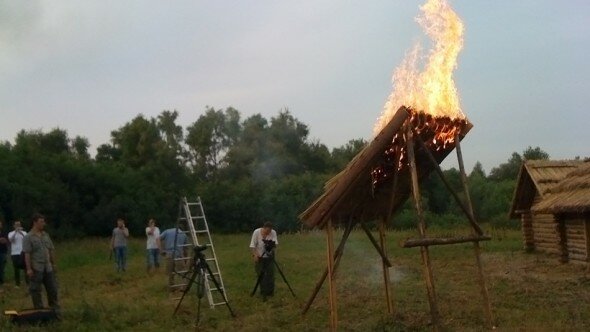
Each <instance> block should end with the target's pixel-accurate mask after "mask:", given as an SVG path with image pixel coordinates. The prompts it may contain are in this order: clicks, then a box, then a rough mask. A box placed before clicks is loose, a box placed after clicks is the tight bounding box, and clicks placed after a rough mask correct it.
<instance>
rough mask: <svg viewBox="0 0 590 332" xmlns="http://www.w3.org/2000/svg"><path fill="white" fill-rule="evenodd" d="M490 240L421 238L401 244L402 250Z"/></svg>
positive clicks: (475, 237)
mask: <svg viewBox="0 0 590 332" xmlns="http://www.w3.org/2000/svg"><path fill="white" fill-rule="evenodd" d="M491 239H492V238H491V237H489V236H486V235H484V236H477V235H476V236H460V237H453V238H426V237H425V238H421V239H407V240H406V241H404V242H403V243H402V245H401V246H402V247H404V248H413V247H423V246H438V245H446V244H457V243H465V242H478V241H489V240H491Z"/></svg>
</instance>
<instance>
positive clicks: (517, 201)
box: [510, 160, 582, 218]
mask: <svg viewBox="0 0 590 332" xmlns="http://www.w3.org/2000/svg"><path fill="white" fill-rule="evenodd" d="M581 164H582V161H577V160H526V161H524V162H523V163H522V166H521V167H520V171H519V173H518V178H517V180H516V188H515V190H514V196H513V199H512V207H511V208H510V217H511V218H520V214H521V213H522V212H523V211H529V210H530V209H531V206H532V205H533V200H534V199H535V196H536V195H537V194H539V195H540V196H541V198H542V199H545V198H546V195H547V193H548V192H549V190H551V188H553V187H554V186H555V185H557V184H558V183H559V182H560V181H561V180H563V179H564V178H565V177H566V175H567V174H569V173H570V172H572V171H574V170H575V169H577V168H578V167H579V166H580V165H581Z"/></svg>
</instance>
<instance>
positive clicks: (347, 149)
mask: <svg viewBox="0 0 590 332" xmlns="http://www.w3.org/2000/svg"><path fill="white" fill-rule="evenodd" d="M366 145H367V141H365V140H364V139H362V138H357V139H352V140H350V141H348V143H346V144H345V145H343V146H341V147H339V148H334V149H332V153H331V155H332V160H333V163H334V165H333V167H334V170H335V171H338V170H341V169H343V168H344V167H345V166H346V165H347V164H348V163H349V162H350V161H351V160H352V158H354V156H356V155H357V154H358V153H359V152H360V151H361V150H362V149H364V148H365V146H366Z"/></svg>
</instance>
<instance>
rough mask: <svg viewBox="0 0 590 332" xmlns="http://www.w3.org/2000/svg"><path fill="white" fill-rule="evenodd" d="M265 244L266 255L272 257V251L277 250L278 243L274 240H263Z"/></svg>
mask: <svg viewBox="0 0 590 332" xmlns="http://www.w3.org/2000/svg"><path fill="white" fill-rule="evenodd" d="M262 242H264V251H265V254H268V255H272V250H273V249H274V248H276V246H277V243H276V242H275V241H273V240H262Z"/></svg>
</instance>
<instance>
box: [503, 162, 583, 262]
mask: <svg viewBox="0 0 590 332" xmlns="http://www.w3.org/2000/svg"><path fill="white" fill-rule="evenodd" d="M589 166H590V163H588V162H583V161H579V160H574V161H572V160H568V161H551V160H528V161H525V162H524V163H523V164H522V166H521V168H520V171H519V174H518V178H517V182H516V189H515V191H514V198H513V200H512V207H511V209H510V217H511V218H514V219H516V218H519V219H520V221H521V228H522V233H523V242H524V247H525V249H526V250H527V251H539V252H545V253H548V254H551V255H554V256H556V257H558V258H559V259H560V261H562V262H568V261H570V260H572V261H581V262H588V257H589V256H590V255H589V254H588V248H590V246H589V245H588V239H589V236H588V226H589V225H588V220H589V219H588V212H590V196H589V195H590V167H589ZM580 172H581V173H580ZM584 172H585V173H584ZM584 202H586V203H585V205H584ZM568 244H569V246H568Z"/></svg>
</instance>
